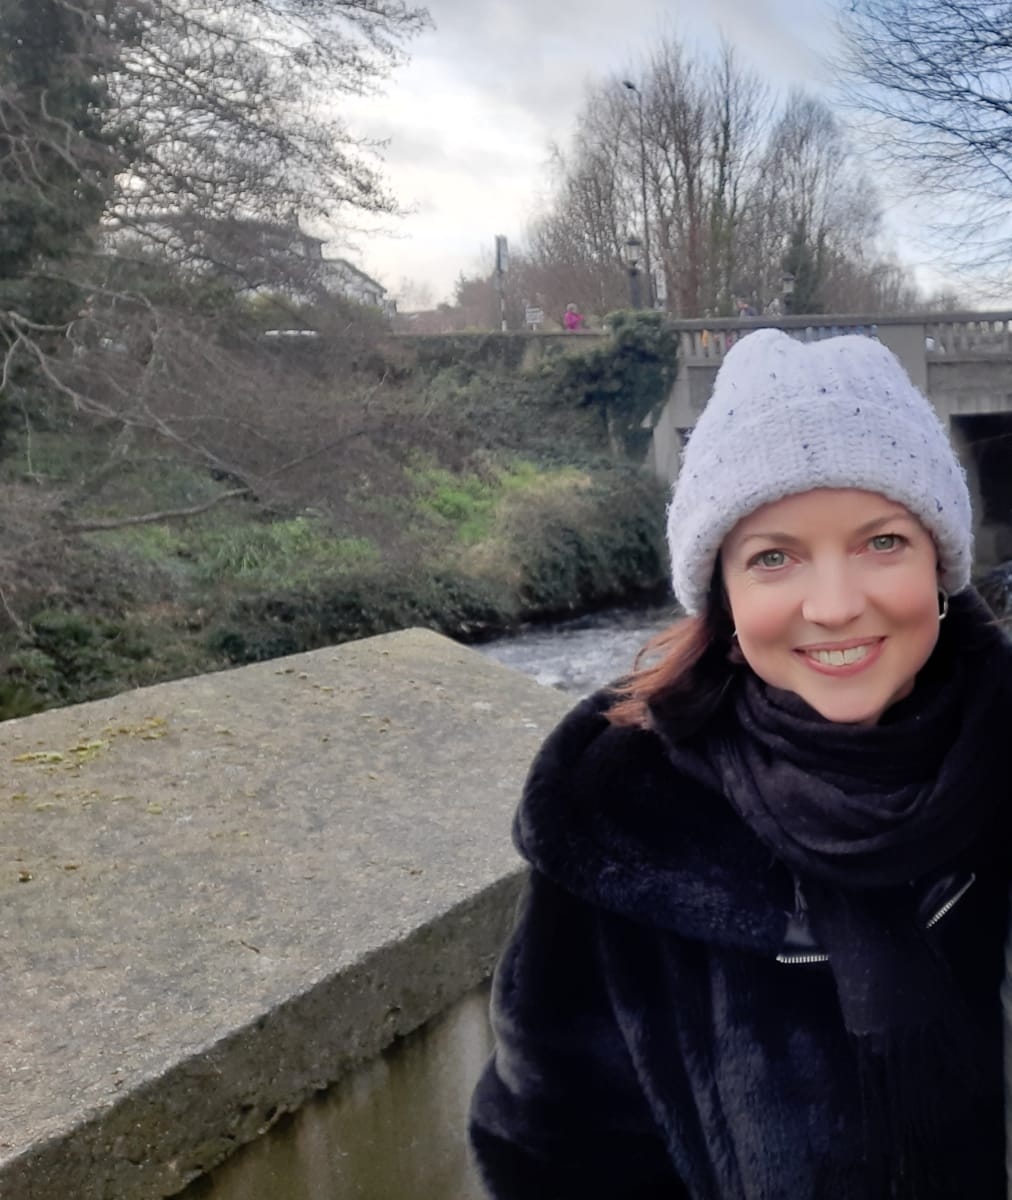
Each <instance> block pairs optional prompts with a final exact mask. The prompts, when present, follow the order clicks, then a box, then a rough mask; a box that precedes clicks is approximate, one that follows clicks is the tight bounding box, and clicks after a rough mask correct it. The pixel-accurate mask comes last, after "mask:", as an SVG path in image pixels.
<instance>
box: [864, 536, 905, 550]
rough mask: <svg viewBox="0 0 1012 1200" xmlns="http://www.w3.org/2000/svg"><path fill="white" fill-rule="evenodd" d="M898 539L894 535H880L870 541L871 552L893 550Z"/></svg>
mask: <svg viewBox="0 0 1012 1200" xmlns="http://www.w3.org/2000/svg"><path fill="white" fill-rule="evenodd" d="M899 542H900V539H899V538H898V537H897V536H896V534H895V533H880V534H877V535H876V536H875V537H873V538H872V539H871V548H872V549H873V550H895V549H896V547H897V546H898V545H899Z"/></svg>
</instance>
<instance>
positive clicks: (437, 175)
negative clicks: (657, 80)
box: [321, 0, 834, 306]
mask: <svg viewBox="0 0 1012 1200" xmlns="http://www.w3.org/2000/svg"><path fill="white" fill-rule="evenodd" d="M428 9H429V12H430V13H431V16H432V19H433V21H434V23H435V28H433V29H432V30H430V31H428V32H427V33H425V34H423V35H422V36H421V37H419V38H417V39H416V40H415V41H414V43H413V44H412V46H411V48H410V53H411V61H410V63H409V64H408V65H407V66H403V67H400V68H398V69H397V70H396V72H395V73H394V75H393V76H392V77H391V79H390V80H389V82H388V84H387V86H386V88H385V94H384V95H382V96H380V97H371V98H368V99H366V100H362V101H353V102H349V103H348V104H347V106H346V107H345V109H344V110H343V111H344V112H345V114H346V117H347V120H348V124H349V126H350V127H351V128H352V130H353V131H354V132H355V133H357V134H360V135H363V136H369V137H373V138H380V139H384V140H387V139H388V140H389V145H388V146H387V148H386V149H385V151H384V152H383V153H384V159H385V174H386V178H387V180H388V182H389V185H390V187H391V189H392V191H393V192H394V194H395V196H396V197H397V199H398V201H399V202H400V203H401V204H402V205H403V206H404V207H406V208H409V209H411V210H412V212H411V215H409V216H407V217H405V218H403V219H402V220H398V221H388V222H387V223H386V224H387V227H388V228H389V229H390V230H391V231H393V234H392V235H384V234H381V233H370V234H369V235H364V234H361V235H358V236H357V237H356V238H355V240H354V244H353V245H352V246H351V247H350V248H349V247H341V246H340V245H339V244H338V243H337V242H335V243H333V244H332V245H331V246H329V247H328V249H327V253H329V254H331V255H338V254H345V255H346V256H347V257H348V258H349V259H351V260H352V261H354V262H356V263H357V264H358V265H360V266H361V267H362V268H363V269H365V270H366V271H367V272H369V273H370V274H371V275H373V276H375V277H376V278H377V279H378V280H379V281H380V282H381V283H382V284H384V286H385V287H387V289H388V290H389V291H390V293H391V294H392V295H395V296H396V295H397V293H398V291H399V288H400V285H401V281H402V280H403V279H409V280H413V281H415V282H416V283H424V284H427V285H428V286H429V287H430V288H431V293H432V299H433V300H434V301H439V300H443V299H449V298H450V296H451V293H452V288H453V282H454V280H455V279H456V278H457V277H458V275H459V274H460V273H461V271H464V272H465V273H471V272H474V271H476V270H479V269H481V268H482V266H483V265H485V266H487V265H488V261H489V260H490V256H491V253H492V247H493V242H494V238H495V235H496V234H498V233H502V234H505V235H506V236H507V237H508V238H509V239H510V242H511V244H512V243H514V242H517V241H519V240H520V239H521V238H522V236H523V234H524V231H525V228H526V226H527V223H528V221H529V220H530V218H531V217H532V216H533V215H534V214H535V213H536V212H537V211H538V210H539V207H540V206H541V204H542V203H543V201H544V199H545V197H546V194H547V193H548V191H549V188H550V175H549V171H548V159H549V146H550V144H551V143H552V142H553V141H555V142H558V143H560V144H562V145H565V144H566V142H567V141H568V139H569V137H570V136H571V134H572V131H573V128H574V119H575V116H576V113H577V111H578V110H579V108H580V106H581V101H582V98H583V95H584V90H585V87H586V84H587V83H588V82H589V81H594V80H600V79H603V78H608V77H611V76H618V77H619V78H621V77H622V76H623V75H631V76H633V77H635V74H636V64H637V62H638V61H641V60H642V59H643V58H644V57H646V56H648V55H649V53H650V50H651V47H652V46H653V45H654V44H655V43H656V41H657V39H658V37H659V36H662V35H663V34H665V33H673V34H674V35H675V36H677V37H678V38H679V40H681V41H682V43H683V44H684V45H685V46H686V47H687V48H690V49H693V50H697V51H698V52H700V53H706V52H708V51H710V50H712V49H713V48H714V47H715V45H716V43H717V42H718V40H719V37H720V34H721V32H723V33H724V34H725V35H726V36H727V37H728V38H729V39H730V40H731V41H732V42H733V43H734V44H735V46H736V47H737V48H739V49H740V52H741V55H742V59H743V61H744V62H745V63H747V64H748V65H751V66H753V67H755V68H756V69H757V70H758V71H760V72H761V73H762V74H763V75H764V76H765V77H766V78H767V79H768V80H769V81H770V82H771V83H772V84H774V85H776V86H779V87H783V88H788V87H790V86H791V85H792V84H804V85H808V86H811V87H812V88H818V87H819V85H820V84H821V83H823V82H824V81H825V67H824V65H823V59H822V56H823V55H824V54H825V52H827V51H828V50H830V49H831V48H832V45H833V40H834V37H833V30H834V24H833V10H834V0H430V2H429V4H428ZM629 97H630V101H634V98H633V96H632V94H631V93H630V94H629ZM321 232H322V231H321ZM402 306H403V305H402Z"/></svg>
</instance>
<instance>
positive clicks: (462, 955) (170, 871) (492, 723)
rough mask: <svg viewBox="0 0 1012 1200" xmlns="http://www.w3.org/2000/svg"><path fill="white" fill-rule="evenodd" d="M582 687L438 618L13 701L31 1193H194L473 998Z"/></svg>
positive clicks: (0, 893)
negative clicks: (543, 753) (541, 788)
mask: <svg viewBox="0 0 1012 1200" xmlns="http://www.w3.org/2000/svg"><path fill="white" fill-rule="evenodd" d="M569 703H570V702H569V701H568V700H567V699H566V698H565V697H563V696H562V695H561V694H559V693H557V692H553V691H551V690H546V689H543V688H540V687H538V686H537V685H536V684H534V683H533V682H531V681H529V680H527V679H525V678H523V677H521V676H519V675H516V674H515V673H513V672H511V671H509V670H507V669H506V668H503V667H500V666H498V665H497V664H495V663H492V662H489V661H487V660H485V659H483V658H482V657H481V656H480V655H478V654H477V653H476V652H474V651H471V650H468V649H465V648H462V647H460V646H458V645H456V644H455V643H453V642H450V641H448V640H446V639H444V638H441V637H439V636H437V635H435V634H431V633H428V632H424V631H417V630H415V631H406V632H403V633H397V634H390V635H388V636H385V637H379V638H371V639H367V640H365V641H361V642H353V643H349V644H346V645H343V646H340V647H335V648H331V649H325V650H319V651H316V652H313V653H310V654H303V655H298V656H295V657H292V658H288V659H280V660H275V661H273V662H268V663H262V664H258V665H256V666H251V667H246V668H243V669H241V670H236V671H232V672H227V673H222V674H217V675H210V676H202V677H200V678H196V679H189V680H179V681H176V682H173V683H167V684H162V685H160V686H158V687H153V688H148V689H144V690H140V691H135V692H130V693H126V694H124V695H121V696H117V697H115V698H113V699H110V700H103V701H97V702H95V703H91V704H86V705H81V706H78V707H75V708H69V709H63V710H57V711H53V712H48V713H44V714H41V715H39V716H35V717H30V718H26V719H23V720H18V721H11V722H7V723H5V724H3V725H0V846H2V847H3V849H2V850H0V967H2V970H3V977H4V980H5V984H4V1003H3V1006H2V1008H0V1046H2V1059H3V1062H4V1067H5V1072H6V1078H7V1097H6V1100H5V1102H4V1105H3V1108H2V1111H0V1195H2V1196H3V1197H4V1200H68V1198H69V1197H73V1200H100V1198H101V1200H142V1198H143V1200H148V1198H151V1197H156V1196H163V1195H171V1194H173V1193H174V1192H177V1191H180V1190H182V1189H183V1188H184V1187H185V1186H186V1185H187V1184H188V1183H190V1182H191V1181H192V1180H193V1179H194V1178H196V1177H198V1176H200V1175H202V1174H203V1173H205V1172H206V1171H208V1170H209V1169H210V1168H212V1167H213V1166H214V1165H215V1164H216V1163H218V1162H220V1161H221V1160H222V1159H224V1158H226V1157H227V1156H228V1155H229V1154H230V1153H231V1152H232V1151H234V1150H235V1149H236V1148H237V1147H238V1146H240V1145H242V1144H243V1143H244V1142H248V1141H250V1140H251V1139H253V1138H255V1137H257V1136H258V1135H260V1134H261V1133H262V1132H263V1131H264V1130H265V1129H266V1128H268V1127H269V1126H270V1125H271V1124H272V1123H273V1122H274V1121H275V1120H276V1119H277V1118H278V1117H279V1116H280V1115H281V1114H282V1113H284V1112H286V1111H288V1110H293V1109H296V1108H298V1107H299V1105H301V1104H302V1103H303V1102H304V1101H305V1100H306V1099H307V1098H308V1097H310V1096H311V1095H313V1094H314V1093H315V1092H317V1091H318V1090H320V1089H323V1088H325V1087H327V1086H328V1085H330V1084H332V1083H334V1082H335V1081H337V1080H340V1079H347V1078H349V1077H351V1075H352V1073H353V1072H354V1071H355V1070H356V1069H358V1068H360V1067H362V1066H363V1064H366V1063H368V1062H370V1061H374V1060H375V1059H376V1056H377V1055H378V1054H380V1053H381V1052H382V1051H383V1050H384V1048H386V1047H388V1046H389V1045H390V1044H391V1043H392V1042H394V1041H395V1039H398V1038H400V1037H403V1036H405V1035H407V1034H409V1033H411V1032H412V1031H413V1030H415V1029H418V1028H419V1027H420V1026H422V1025H423V1024H424V1023H425V1022H427V1021H429V1020H431V1019H432V1018H434V1017H437V1016H439V1015H440V1014H442V1013H445V1012H447V1011H448V1010H449V1009H451V1008H452V1006H453V1005H454V1004H455V1003H456V1002H457V1001H458V1000H459V999H460V998H461V997H462V996H464V995H465V994H467V993H468V992H470V991H471V990H472V989H473V988H474V987H475V986H477V985H478V984H479V983H480V982H481V981H482V980H483V979H484V978H485V977H487V975H488V973H489V970H490V968H491V966H492V964H493V961H494V959H495V957H496V954H497V952H498V949H499V947H500V945H501V942H502V939H503V937H504V935H505V932H506V930H507V928H508V926H509V923H510V920H511V915H512V909H513V904H514V900H515V896H516V890H517V887H518V881H519V875H518V860H517V859H516V857H515V855H514V853H513V851H512V848H511V846H510V843H509V824H510V818H511V815H512V810H513V807H514V805H515V802H516V799H517V795H518V793H519V789H520V786H521V783H522V779H523V776H524V774H525V772H526V770H527V766H528V764H529V761H530V759H531V756H532V755H533V753H534V751H535V750H536V748H537V746H538V745H539V744H540V742H541V740H542V738H543V737H544V735H545V734H546V733H547V731H548V730H549V728H550V727H551V726H552V724H553V723H554V722H555V720H556V719H557V718H558V717H559V716H560V715H561V714H562V712H563V711H564V710H565V709H566V708H567V707H568V705H569ZM460 1136H461V1137H463V1130H461V1131H460Z"/></svg>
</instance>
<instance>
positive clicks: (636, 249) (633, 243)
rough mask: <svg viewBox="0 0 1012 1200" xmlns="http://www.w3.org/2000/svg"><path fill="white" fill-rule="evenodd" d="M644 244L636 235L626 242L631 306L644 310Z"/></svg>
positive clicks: (628, 238)
mask: <svg viewBox="0 0 1012 1200" xmlns="http://www.w3.org/2000/svg"><path fill="white" fill-rule="evenodd" d="M642 250H643V243H642V242H641V241H640V240H639V238H638V237H636V236H635V234H630V236H629V237H627V238H626V241H625V265H626V270H627V271H628V272H629V304H630V306H631V307H632V308H642V307H643V301H642V297H641V295H640V264H641V262H642V258H641V252H642Z"/></svg>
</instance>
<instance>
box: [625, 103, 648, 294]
mask: <svg viewBox="0 0 1012 1200" xmlns="http://www.w3.org/2000/svg"><path fill="white" fill-rule="evenodd" d="M622 86H623V87H625V88H628V89H629V91H630V92H635V93H636V103H637V106H638V109H639V133H640V199H641V200H642V203H643V270H644V272H645V274H646V277H647V304H648V305H649V307H651V308H652V307H653V303H654V290H653V276H652V275H651V274H650V220H649V218H648V217H647V148H646V142H645V141H644V138H643V93H642V92H641V91H640V90H639V88H638V87H637V86H636V84H635V83H633V82H632V80H631V79H623V80H622Z"/></svg>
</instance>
